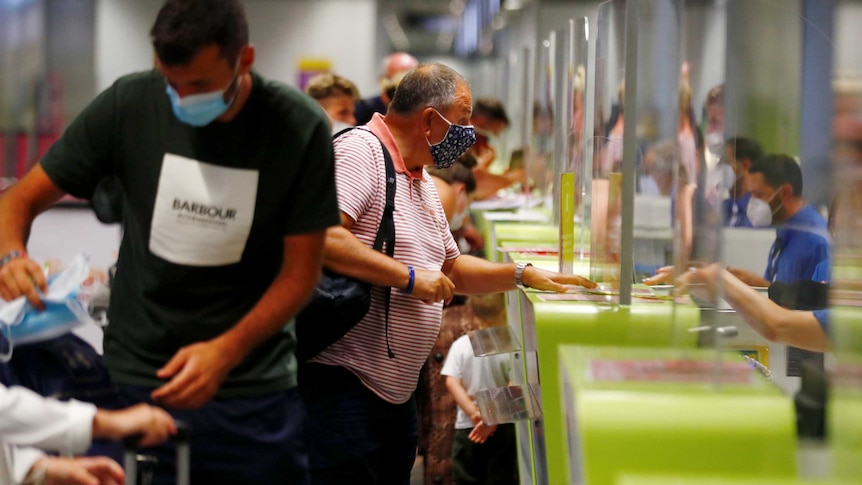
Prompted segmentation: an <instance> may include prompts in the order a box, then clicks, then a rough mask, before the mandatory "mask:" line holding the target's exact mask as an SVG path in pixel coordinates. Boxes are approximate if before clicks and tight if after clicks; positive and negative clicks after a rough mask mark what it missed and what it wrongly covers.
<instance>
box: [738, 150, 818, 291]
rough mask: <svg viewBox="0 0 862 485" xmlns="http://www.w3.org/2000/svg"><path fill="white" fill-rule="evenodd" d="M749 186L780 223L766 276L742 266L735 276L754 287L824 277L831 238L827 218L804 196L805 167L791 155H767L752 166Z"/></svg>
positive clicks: (774, 219)
mask: <svg viewBox="0 0 862 485" xmlns="http://www.w3.org/2000/svg"><path fill="white" fill-rule="evenodd" d="M748 188H749V189H750V190H751V195H752V197H756V198H758V199H760V200H763V201H765V202H766V203H767V204H768V205H769V207H770V212H771V213H772V224H773V225H775V226H777V227H778V229H777V230H776V234H775V242H774V243H772V248H771V249H770V250H769V261H767V264H766V272H765V273H764V274H763V277H762V278H761V277H758V276H757V275H755V274H753V273H751V272H749V271H745V270H739V269H733V270H732V272H733V274H734V275H735V276H737V277H738V278H740V279H741V280H743V281H744V282H746V283H748V284H749V285H751V286H769V285H771V284H772V283H773V282H776V281H778V282H782V283H794V282H798V281H804V280H812V279H814V278H815V277H816V278H821V276H820V275H821V274H822V271H819V272H818V271H817V266H818V265H821V268H823V267H829V266H828V265H829V261H830V257H831V245H832V240H831V237H830V235H829V229H828V228H827V224H826V220H825V219H824V218H823V217H822V216H821V215H820V214H818V213H817V211H816V210H815V209H814V208H813V207H811V206H810V205H809V204H808V203H806V202H805V200H804V199H803V198H802V170H801V169H800V168H799V164H798V163H796V161H795V160H794V159H793V158H792V157H790V156H789V155H782V154H773V155H766V156H764V157H762V158H760V159H759V160H757V161H756V162H755V163H753V164H752V165H751V168H750V169H749V176H748Z"/></svg>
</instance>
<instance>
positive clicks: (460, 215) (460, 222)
mask: <svg viewBox="0 0 862 485" xmlns="http://www.w3.org/2000/svg"><path fill="white" fill-rule="evenodd" d="M466 218H467V211H463V212H457V213H455V214H453V215H452V220H451V221H449V229H451V230H453V231H457V230H459V229H461V228H462V227H464V219H466Z"/></svg>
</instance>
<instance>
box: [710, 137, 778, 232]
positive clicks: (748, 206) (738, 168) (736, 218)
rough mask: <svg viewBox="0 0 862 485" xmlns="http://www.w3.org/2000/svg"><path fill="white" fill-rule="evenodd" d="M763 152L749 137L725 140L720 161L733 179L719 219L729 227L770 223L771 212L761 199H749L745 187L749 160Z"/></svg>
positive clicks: (761, 225) (748, 191) (749, 166)
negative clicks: (728, 167) (729, 169)
mask: <svg viewBox="0 0 862 485" xmlns="http://www.w3.org/2000/svg"><path fill="white" fill-rule="evenodd" d="M762 156H763V150H761V148H760V144H758V143H757V142H756V141H754V140H752V139H750V138H744V137H735V138H729V139H728V140H727V141H726V142H725V143H724V158H723V159H722V161H723V162H725V163H727V164H728V165H729V166H730V168H731V169H733V175H734V181H733V184H732V186H731V187H730V197H729V198H728V199H725V200H724V201H722V203H721V219H722V222H723V223H724V225H725V226H730V227H765V226H769V224H770V222H771V219H772V212H771V211H770V210H769V205H768V204H766V203H765V202H763V201H762V200H760V199H754V200H753V201H752V198H751V191H750V190H749V188H748V172H749V169H750V168H751V165H752V163H754V161H755V160H758V159H760V158H761V157H762Z"/></svg>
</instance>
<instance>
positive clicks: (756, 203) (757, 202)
mask: <svg viewBox="0 0 862 485" xmlns="http://www.w3.org/2000/svg"><path fill="white" fill-rule="evenodd" d="M745 215H746V217H748V220H749V221H750V222H751V225H752V226H754V227H767V226H770V225H772V208H771V207H769V203H768V202H766V201H765V200H763V199H758V198H757V197H752V198H751V200H749V201H748V208H747V209H746V210H745Z"/></svg>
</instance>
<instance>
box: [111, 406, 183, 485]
mask: <svg viewBox="0 0 862 485" xmlns="http://www.w3.org/2000/svg"><path fill="white" fill-rule="evenodd" d="M176 424H177V434H175V435H174V436H173V437H172V439H173V440H174V441H175V442H176V445H177V466H176V468H177V480H176V484H177V485H190V477H191V456H190V446H189V442H190V441H191V426H189V425H188V424H186V423H185V422H182V421H177V422H176ZM140 439H141V435H135V436H130V437H127V438H125V439H123V447H124V449H125V451H124V453H123V469H124V470H125V472H126V485H150V484H149V483H140V484H139V483H138V462H140V463H143V464H145V465H146V467H148V468H150V467H152V468H155V466H156V465H157V461H158V460H157V459H156V458H155V457H153V456H148V455H141V454H139V453H138V451H139V449H140V447H139V446H138V442H139V441H140ZM141 481H142V482H148V481H149V480H146V479H143V480H141Z"/></svg>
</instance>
